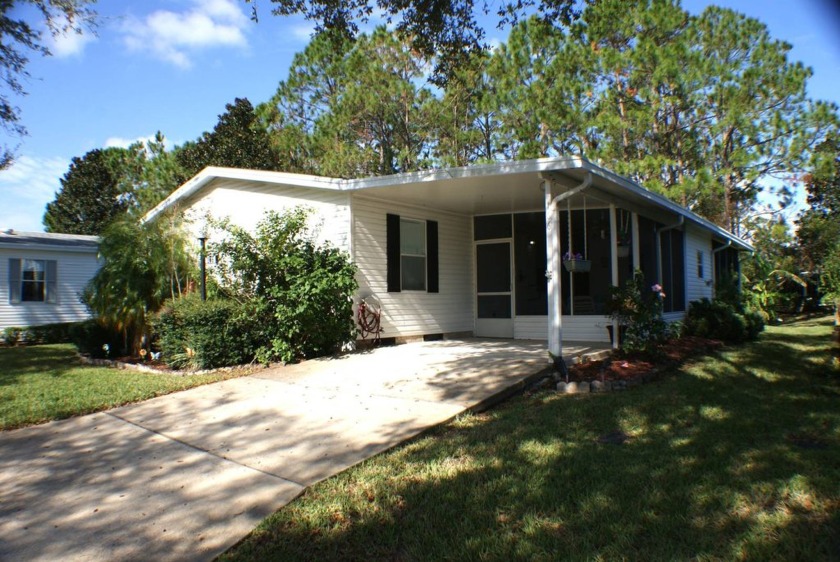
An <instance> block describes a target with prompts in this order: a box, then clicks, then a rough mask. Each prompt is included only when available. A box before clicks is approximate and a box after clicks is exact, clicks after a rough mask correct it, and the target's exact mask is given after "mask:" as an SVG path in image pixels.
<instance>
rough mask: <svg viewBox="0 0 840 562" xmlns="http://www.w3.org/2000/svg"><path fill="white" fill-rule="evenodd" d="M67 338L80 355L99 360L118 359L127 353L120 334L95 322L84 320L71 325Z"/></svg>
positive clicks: (123, 339) (124, 342)
mask: <svg viewBox="0 0 840 562" xmlns="http://www.w3.org/2000/svg"><path fill="white" fill-rule="evenodd" d="M68 336H69V339H70V341H71V342H72V343H73V344H75V346H76V349H78V350H79V352H80V353H85V354H87V355H90V356H91V357H97V358H99V359H107V358H113V357H119V356H121V355H125V354H126V353H128V351H129V350H128V349H127V347H128V346H126V340H125V338H124V337H123V335H122V334H120V333H119V332H117V331H116V330H114V329H112V328H108V327H106V326H103V325H102V324H100V323H99V322H97V321H96V320H85V321H84V322H78V323H76V324H73V325H71V326H70V328H69V330H68Z"/></svg>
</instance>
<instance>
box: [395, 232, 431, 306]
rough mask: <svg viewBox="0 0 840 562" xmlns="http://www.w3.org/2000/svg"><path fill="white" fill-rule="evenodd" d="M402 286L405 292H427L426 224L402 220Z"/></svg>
mask: <svg viewBox="0 0 840 562" xmlns="http://www.w3.org/2000/svg"><path fill="white" fill-rule="evenodd" d="M400 271H401V272H402V273H401V280H400V285H401V288H402V290H403V291H425V290H426V223H425V221H418V220H411V219H404V218H400Z"/></svg>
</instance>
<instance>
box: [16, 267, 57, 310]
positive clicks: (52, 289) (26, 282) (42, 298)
mask: <svg viewBox="0 0 840 562" xmlns="http://www.w3.org/2000/svg"><path fill="white" fill-rule="evenodd" d="M57 272H58V267H57V265H56V261H55V260H36V259H29V258H23V259H18V258H12V259H10V260H9V301H10V302H11V303H13V304H16V303H21V302H47V303H55V302H57V292H56V287H57V283H56V281H57Z"/></svg>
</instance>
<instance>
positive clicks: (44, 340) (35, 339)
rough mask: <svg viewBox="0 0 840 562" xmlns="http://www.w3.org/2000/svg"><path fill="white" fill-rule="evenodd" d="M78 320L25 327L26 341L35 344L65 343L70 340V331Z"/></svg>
mask: <svg viewBox="0 0 840 562" xmlns="http://www.w3.org/2000/svg"><path fill="white" fill-rule="evenodd" d="M77 324H79V323H78V322H61V323H56V324H44V325H43V326H30V327H29V328H27V329H26V336H25V338H26V342H27V343H37V344H50V343H67V342H70V341H72V337H71V332H72V330H73V329H74V327H75V326H76V325H77Z"/></svg>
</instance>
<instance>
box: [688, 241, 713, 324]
mask: <svg viewBox="0 0 840 562" xmlns="http://www.w3.org/2000/svg"><path fill="white" fill-rule="evenodd" d="M711 249H712V237H711V233H709V232H708V231H704V230H700V229H699V228H686V231H685V257H686V264H685V269H686V276H685V277H686V279H685V296H686V305H687V304H688V303H690V302H691V301H696V300H700V299H702V298H707V299H711V298H712V283H711V271H712V264H711V261H710V260H711V255H712V254H711ZM698 252H702V254H703V260H704V261H703V277H702V278H700V277H698V276H697V255H698ZM686 309H688V307H687V306H686Z"/></svg>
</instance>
